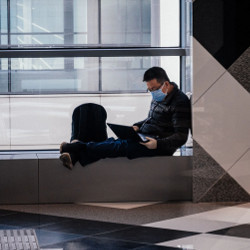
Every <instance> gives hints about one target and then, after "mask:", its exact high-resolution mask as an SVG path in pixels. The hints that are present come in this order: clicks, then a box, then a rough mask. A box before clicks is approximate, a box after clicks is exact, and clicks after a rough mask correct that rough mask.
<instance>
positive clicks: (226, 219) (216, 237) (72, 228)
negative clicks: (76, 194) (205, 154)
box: [0, 202, 250, 250]
mask: <svg viewBox="0 0 250 250" xmlns="http://www.w3.org/2000/svg"><path fill="white" fill-rule="evenodd" d="M67 211H68V212H67ZM135 218H137V219H135ZM21 228H34V229H35V231H36V234H37V238H38V241H39V244H40V247H42V248H43V249H64V250H67V249H69V250H78V249H81V250H83V249H94V250H96V249H114V250H120V249H137V250H139V249H140V250H143V249H144V250H154V249H159V250H160V249H185V250H186V249H196V250H224V249H225V250H247V249H248V250H249V249H250V203H245V204H240V203H237V204H229V203H226V204H222V203H214V204H212V203H196V204H195V203H191V202H183V203H158V204H156V203H148V204H146V203H138V204H135V203H133V204H129V203H126V204H117V203H116V204H107V203H105V204H104V203H103V204H81V205H79V204H78V205H77V204H75V205H74V204H64V205H26V206H25V205H23V206H21V205H19V206H11V205H9V206H3V205H2V206H0V229H21Z"/></svg>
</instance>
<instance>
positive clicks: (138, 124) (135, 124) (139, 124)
mask: <svg viewBox="0 0 250 250" xmlns="http://www.w3.org/2000/svg"><path fill="white" fill-rule="evenodd" d="M146 120H147V119H145V120H143V121H140V122H136V123H134V124H133V126H137V127H139V128H140V127H141V126H142V124H143V123H144V122H145V121H146Z"/></svg>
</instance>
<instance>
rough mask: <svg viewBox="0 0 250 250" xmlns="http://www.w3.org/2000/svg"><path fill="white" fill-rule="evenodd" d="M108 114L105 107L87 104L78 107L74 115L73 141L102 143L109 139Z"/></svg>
mask: <svg viewBox="0 0 250 250" xmlns="http://www.w3.org/2000/svg"><path fill="white" fill-rule="evenodd" d="M106 119H107V112H106V110H105V109H104V107H103V106H101V105H99V104H95V103H85V104H82V105H80V106H78V107H76V108H75V109H74V111H73V114H72V132H71V139H70V141H72V140H75V139H77V140H80V141H82V142H90V141H93V142H101V141H105V140H106V139H107V138H108V135H107V126H106Z"/></svg>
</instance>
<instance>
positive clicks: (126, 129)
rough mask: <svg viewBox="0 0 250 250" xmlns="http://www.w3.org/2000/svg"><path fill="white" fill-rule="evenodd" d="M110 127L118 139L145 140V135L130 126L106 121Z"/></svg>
mask: <svg viewBox="0 0 250 250" xmlns="http://www.w3.org/2000/svg"><path fill="white" fill-rule="evenodd" d="M107 124H108V126H109V127H110V129H111V130H112V131H113V132H114V133H115V135H116V136H117V137H118V138H120V139H131V140H133V141H137V142H147V141H148V139H146V135H143V134H141V133H138V132H136V131H135V130H134V129H133V127H132V126H125V125H118V124H112V123H107Z"/></svg>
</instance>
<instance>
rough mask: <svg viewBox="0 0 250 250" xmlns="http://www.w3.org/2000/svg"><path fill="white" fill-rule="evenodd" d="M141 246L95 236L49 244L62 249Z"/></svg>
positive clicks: (119, 249)
mask: <svg viewBox="0 0 250 250" xmlns="http://www.w3.org/2000/svg"><path fill="white" fill-rule="evenodd" d="M139 246H141V244H138V243H134V242H127V241H117V240H111V239H102V238H95V237H86V238H81V239H77V240H72V241H68V242H62V243H59V244H54V245H50V246H47V247H50V248H63V250H83V249H89V250H91V249H93V250H98V249H101V250H123V249H124V250H125V249H134V248H137V247H139Z"/></svg>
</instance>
